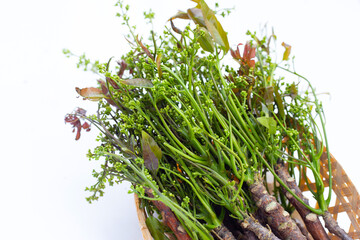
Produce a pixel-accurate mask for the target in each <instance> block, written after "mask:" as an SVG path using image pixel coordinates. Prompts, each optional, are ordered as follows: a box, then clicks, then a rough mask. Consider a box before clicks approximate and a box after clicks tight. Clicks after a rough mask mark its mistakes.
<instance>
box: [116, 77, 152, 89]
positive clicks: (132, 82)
mask: <svg viewBox="0 0 360 240" xmlns="http://www.w3.org/2000/svg"><path fill="white" fill-rule="evenodd" d="M120 83H122V84H124V85H128V86H133V87H143V88H152V87H153V86H154V85H153V83H152V82H151V81H150V80H148V79H145V78H133V79H126V80H120Z"/></svg>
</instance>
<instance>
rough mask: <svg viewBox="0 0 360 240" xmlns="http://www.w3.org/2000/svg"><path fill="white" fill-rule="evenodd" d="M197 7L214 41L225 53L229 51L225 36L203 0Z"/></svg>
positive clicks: (213, 14)
mask: <svg viewBox="0 0 360 240" xmlns="http://www.w3.org/2000/svg"><path fill="white" fill-rule="evenodd" d="M197 7H200V9H201V12H202V14H203V18H204V21H205V25H206V28H207V30H208V31H209V32H210V33H211V36H212V37H213V38H214V41H215V42H216V43H217V44H219V45H220V46H222V47H223V49H224V51H225V53H227V52H228V51H229V49H230V46H229V41H228V38H227V34H226V32H225V31H224V29H223V28H222V26H221V24H220V22H219V21H218V20H217V18H216V16H215V13H214V12H213V11H212V10H211V9H210V8H209V7H208V5H207V4H206V3H205V1H204V0H200V1H199V4H198V6H197Z"/></svg>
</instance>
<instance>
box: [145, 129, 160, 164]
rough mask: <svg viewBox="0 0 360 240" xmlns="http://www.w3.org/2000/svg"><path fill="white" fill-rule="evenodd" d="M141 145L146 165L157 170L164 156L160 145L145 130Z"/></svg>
mask: <svg viewBox="0 0 360 240" xmlns="http://www.w3.org/2000/svg"><path fill="white" fill-rule="evenodd" d="M141 145H142V154H143V158H144V164H145V167H146V168H147V169H149V170H151V171H156V170H157V169H158V167H159V160H160V159H161V157H162V152H161V149H160V147H159V146H158V145H157V143H156V142H155V140H154V139H153V138H152V137H151V136H150V135H149V134H147V133H146V132H144V131H142V138H141Z"/></svg>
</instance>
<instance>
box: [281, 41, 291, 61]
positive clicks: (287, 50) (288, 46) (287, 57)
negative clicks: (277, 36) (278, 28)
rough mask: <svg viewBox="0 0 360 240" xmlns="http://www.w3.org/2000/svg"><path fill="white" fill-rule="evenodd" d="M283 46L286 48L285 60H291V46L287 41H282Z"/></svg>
mask: <svg viewBox="0 0 360 240" xmlns="http://www.w3.org/2000/svg"><path fill="white" fill-rule="evenodd" d="M281 46H283V47H284V48H285V52H284V55H283V60H289V55H290V52H291V46H290V45H288V44H286V43H284V42H283V43H282V44H281Z"/></svg>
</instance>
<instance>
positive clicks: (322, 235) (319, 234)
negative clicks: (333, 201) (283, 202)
mask: <svg viewBox="0 0 360 240" xmlns="http://www.w3.org/2000/svg"><path fill="white" fill-rule="evenodd" d="M275 171H276V173H277V175H278V176H279V177H280V178H281V180H282V181H283V182H284V183H285V184H286V185H287V186H288V187H289V188H290V189H291V190H292V191H293V192H294V193H295V194H296V195H297V196H298V197H299V198H301V199H302V200H303V201H304V202H305V203H306V204H309V200H308V199H307V198H305V197H304V195H303V194H302V192H301V190H300V188H299V187H298V185H297V184H296V182H295V179H294V178H292V177H291V176H290V174H289V172H288V170H287V169H286V167H285V166H284V165H282V164H278V165H277V166H276V167H275ZM281 189H282V191H283V193H284V194H285V196H286V198H287V199H288V200H289V202H290V203H291V204H292V205H293V206H294V207H295V209H296V210H297V211H298V213H299V214H300V216H301V218H302V220H303V221H304V223H305V225H306V228H307V230H308V231H309V232H310V234H311V236H312V237H313V238H314V240H330V238H329V236H328V234H327V233H326V231H325V229H324V227H323V225H322V224H321V222H320V220H319V218H318V216H317V215H316V214H315V213H313V212H311V211H310V210H309V209H308V208H306V207H305V206H304V205H303V204H301V203H300V202H299V201H298V200H296V199H295V198H294V196H293V195H291V194H290V193H289V192H287V191H286V189H285V188H283V187H282V188H281Z"/></svg>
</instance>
